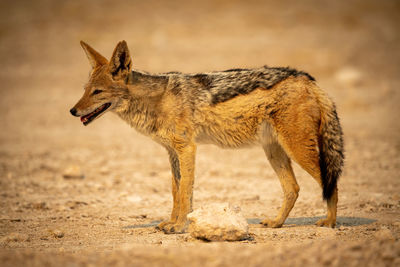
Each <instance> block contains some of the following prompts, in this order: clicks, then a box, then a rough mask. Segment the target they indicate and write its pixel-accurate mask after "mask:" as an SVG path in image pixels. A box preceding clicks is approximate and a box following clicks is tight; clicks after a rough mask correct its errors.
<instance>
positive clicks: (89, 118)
mask: <svg viewBox="0 0 400 267" xmlns="http://www.w3.org/2000/svg"><path fill="white" fill-rule="evenodd" d="M110 106H111V103H105V104H103V105H101V106H100V107H98V108H96V109H95V110H94V111H93V112H90V113H89V114H87V115H85V116H82V117H81V122H82V123H83V125H85V126H86V125H88V124H89V123H90V122H92V121H93V120H94V119H95V118H97V117H98V116H99V115H100V114H102V113H103V112H104V111H106V109H108V108H109V107H110Z"/></svg>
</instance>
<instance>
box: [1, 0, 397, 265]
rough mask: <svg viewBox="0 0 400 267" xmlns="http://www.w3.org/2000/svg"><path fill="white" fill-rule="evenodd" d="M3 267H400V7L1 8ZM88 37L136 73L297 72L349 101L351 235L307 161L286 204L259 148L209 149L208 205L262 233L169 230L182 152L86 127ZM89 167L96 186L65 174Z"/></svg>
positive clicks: (344, 199)
mask: <svg viewBox="0 0 400 267" xmlns="http://www.w3.org/2000/svg"><path fill="white" fill-rule="evenodd" d="M0 10H1V11H0V12H1V16H0V36H1V39H0V55H1V67H0V68H1V69H0V79H1V86H0V114H1V115H0V125H1V126H2V130H1V131H0V144H1V146H0V207H1V208H0V265H1V266H26V265H30V266H49V265H50V266H59V265H70V266H85V265H90V266H98V265H119V266H121V265H163V266H177V265H190V266H204V265H207V266H225V265H229V266H235V265H238V266H240V265H249V266H255V265H258V266H260V265H269V264H274V265H284V266H300V265H301V266H303V265H306V264H307V265H333V266H339V265H340V266H342V265H346V266H352V265H354V266H356V265H357V266H367V265H369V266H395V265H397V266H399V265H400V241H399V238H400V179H399V172H400V138H399V130H400V127H399V126H400V125H399V122H398V116H399V115H400V112H399V111H400V108H399V101H400V91H399V88H400V77H399V71H400V67H399V63H400V49H399V47H400V34H399V30H398V29H399V28H400V27H399V26H400V23H399V17H398V14H399V13H400V12H399V11H400V5H399V2H398V1H394V0H393V1H391V0H387V1H378V0H377V1H370V0H359V1H318V0H315V1H311V0H307V1H276V2H275V1H243V2H239V1H209V2H205V1H198V2H195V1H193V2H191V1H185V2H181V3H180V2H174V1H166V2H158V1H140V2H135V1H129V2H128V1H126V2H123V1H95V0H93V1H50V0H49V1H44V0H43V1H42V0H41V1H26V2H24V1H1V3H0ZM81 39H83V40H85V41H87V42H88V43H89V44H91V45H93V46H94V47H95V48H96V49H98V50H99V51H101V52H102V53H103V54H104V55H106V56H107V57H109V56H110V55H111V52H112V50H113V48H114V46H115V44H116V43H117V41H119V40H122V39H125V40H126V41H127V42H128V45H129V47H130V49H131V53H132V55H133V62H134V65H135V68H138V69H142V70H147V71H152V72H163V71H173V70H178V71H184V72H200V71H208V70H218V69H227V68H232V67H256V66H260V65H265V64H268V65H270V66H288V65H290V66H292V67H296V68H299V69H302V70H306V71H307V72H309V73H311V74H312V75H313V76H315V77H316V79H317V81H318V82H319V84H320V86H321V87H323V88H324V89H325V90H326V91H327V92H328V93H329V94H330V95H331V97H332V98H333V99H334V100H335V102H336V103H337V107H338V112H339V115H340V117H341V121H342V124H343V128H344V133H345V142H346V158H347V159H346V167H345V171H344V174H343V176H342V177H341V180H340V183H339V190H340V191H339V192H340V193H339V194H340V195H339V206H338V215H339V216H340V218H339V219H338V227H337V228H335V229H327V228H318V227H316V226H314V225H313V222H315V221H316V220H317V219H318V217H319V216H324V215H325V204H324V203H323V202H322V199H321V190H320V189H319V188H318V186H317V184H316V183H315V182H314V181H313V179H312V178H311V177H310V176H309V175H308V174H306V173H305V172H304V171H303V170H301V169H300V168H299V167H298V166H297V165H295V173H296V175H297V178H298V183H299V185H300V187H301V191H300V197H299V199H298V201H297V203H296V205H295V207H294V209H293V211H292V212H291V214H290V218H289V219H288V221H287V223H286V224H285V225H284V227H283V228H281V229H268V228H263V227H261V226H260V225H258V224H257V222H258V221H259V220H261V219H263V218H265V217H273V216H274V215H275V214H276V213H277V210H278V208H279V206H280V204H281V200H282V193H281V188H280V185H279V181H278V179H277V178H276V176H275V174H274V173H273V171H272V169H271V167H270V166H269V164H268V162H267V160H266V158H265V156H264V154H263V151H262V150H261V149H260V148H252V149H242V150H222V149H219V148H217V147H214V146H200V147H199V148H198V156H197V165H196V181H195V193H194V208H196V207H199V206H201V205H202V204H206V203H212V202H217V203H218V202H220V203H224V202H229V203H232V204H233V205H238V206H240V207H241V209H242V213H243V214H244V216H245V217H246V218H248V219H249V222H250V223H251V225H250V233H251V239H249V240H246V241H241V242H215V243H214V242H211V243H206V242H204V241H199V240H195V239H193V238H191V237H190V236H189V234H180V235H165V234H163V233H162V232H159V231H157V230H156V229H155V228H154V225H155V223H156V222H157V221H160V220H162V219H166V218H167V217H168V216H169V213H170V211H171V205H172V203H171V188H170V170H169V163H168V158H167V153H166V152H165V151H164V150H163V149H162V148H161V147H160V146H159V145H157V144H156V143H153V142H152V141H151V140H150V139H148V138H147V137H144V136H141V135H139V134H138V133H136V132H135V131H134V130H133V129H130V128H129V127H128V126H127V125H125V123H124V122H122V121H121V120H119V119H118V118H117V117H116V116H115V115H113V114H107V115H105V116H104V117H103V118H101V119H100V120H98V121H96V122H94V123H93V124H91V125H90V126H88V127H83V126H82V125H81V123H80V122H79V120H78V119H77V118H74V117H72V116H71V115H70V114H69V112H68V110H69V109H70V108H71V107H72V106H73V105H74V103H75V102H76V101H77V100H78V99H79V97H80V96H81V94H82V87H83V84H84V83H85V82H86V79H87V73H88V71H89V64H88V62H87V59H86V57H85V55H84V53H83V51H82V50H81V48H80V46H79V40H81ZM69 166H77V167H78V168H81V169H82V171H83V173H84V178H83V179H65V178H63V172H64V171H65V169H67V168H68V167H69Z"/></svg>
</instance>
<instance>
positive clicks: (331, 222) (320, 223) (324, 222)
mask: <svg viewBox="0 0 400 267" xmlns="http://www.w3.org/2000/svg"><path fill="white" fill-rule="evenodd" d="M315 224H316V225H317V226H323V227H330V228H335V226H336V220H332V219H328V218H326V219H321V220H319V221H318V222H316V223H315Z"/></svg>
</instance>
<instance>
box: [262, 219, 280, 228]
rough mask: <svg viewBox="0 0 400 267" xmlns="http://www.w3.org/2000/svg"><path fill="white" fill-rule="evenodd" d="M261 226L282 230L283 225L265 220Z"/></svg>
mask: <svg viewBox="0 0 400 267" xmlns="http://www.w3.org/2000/svg"><path fill="white" fill-rule="evenodd" d="M260 224H262V225H264V226H266V227H269V228H281V227H282V225H283V223H278V222H277V221H275V220H270V219H265V220H263V221H262V222H260Z"/></svg>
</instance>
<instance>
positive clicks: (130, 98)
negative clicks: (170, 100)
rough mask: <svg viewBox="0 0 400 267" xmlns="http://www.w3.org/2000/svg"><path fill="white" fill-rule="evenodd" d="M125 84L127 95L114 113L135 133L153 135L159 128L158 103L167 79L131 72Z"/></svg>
mask: <svg viewBox="0 0 400 267" xmlns="http://www.w3.org/2000/svg"><path fill="white" fill-rule="evenodd" d="M126 84H127V87H128V92H127V93H128V95H127V96H126V98H125V99H124V101H123V104H122V105H121V107H120V108H119V109H118V110H116V113H117V114H118V115H119V116H120V117H121V118H122V119H123V120H124V121H126V122H127V123H128V124H129V125H130V126H131V127H133V128H135V129H136V130H137V131H139V132H141V133H143V134H147V135H150V134H153V133H154V132H156V131H157V130H158V128H159V124H160V123H159V114H160V103H161V101H162V98H163V94H164V91H165V89H166V87H167V84H168V77H166V76H161V75H160V76H159V75H152V74H148V73H144V72H138V71H132V72H131V74H130V75H129V76H128V77H127V79H126Z"/></svg>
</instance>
